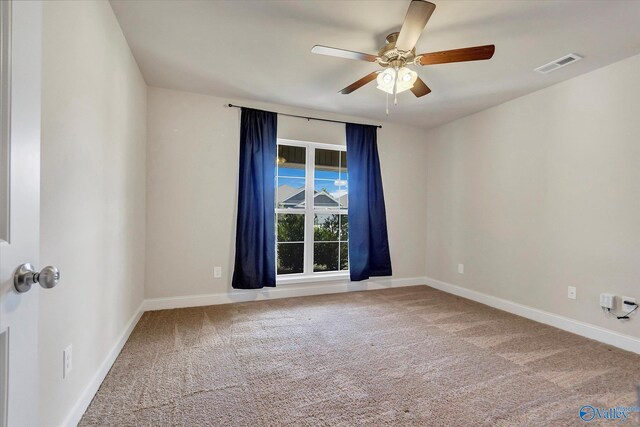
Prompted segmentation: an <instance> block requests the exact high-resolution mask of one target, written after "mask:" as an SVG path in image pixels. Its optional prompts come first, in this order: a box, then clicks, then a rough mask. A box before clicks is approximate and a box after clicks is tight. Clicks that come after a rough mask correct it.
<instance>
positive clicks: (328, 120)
mask: <svg viewBox="0 0 640 427" xmlns="http://www.w3.org/2000/svg"><path fill="white" fill-rule="evenodd" d="M227 106H228V107H234V108H250V107H243V106H242V105H233V104H227ZM269 112H270V113H276V114H279V115H281V116H289V117H297V118H299V119H307V120H318V121H320V122H331V123H348V122H343V121H341V120H330V119H319V118H317V117H307V116H297V115H295V114H287V113H278V112H277V111H269ZM371 126H375V127H377V128H382V125H371Z"/></svg>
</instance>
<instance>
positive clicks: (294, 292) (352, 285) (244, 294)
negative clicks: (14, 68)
mask: <svg viewBox="0 0 640 427" xmlns="http://www.w3.org/2000/svg"><path fill="white" fill-rule="evenodd" d="M424 284H426V282H425V278H424V277H413V278H408V279H390V278H375V279H369V280H364V281H362V282H349V280H348V279H344V280H339V281H336V282H331V283H323V284H318V283H309V284H299V285H280V286H278V287H275V288H263V289H256V290H233V291H232V292H225V293H216V294H204V295H188V296H180V297H170V298H152V299H147V300H145V301H144V306H143V308H144V311H154V310H166V309H171V308H184V307H199V306H204V305H218V304H229V303H234V302H246V301H260V300H267V299H275V298H289V297H300V296H309V295H321V294H333V293H338V292H351V291H364V290H368V289H384V288H397V287H402V286H414V285H424Z"/></svg>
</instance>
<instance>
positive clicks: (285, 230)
mask: <svg viewBox="0 0 640 427" xmlns="http://www.w3.org/2000/svg"><path fill="white" fill-rule="evenodd" d="M278 242H304V214H278Z"/></svg>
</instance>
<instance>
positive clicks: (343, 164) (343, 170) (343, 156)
mask: <svg viewBox="0 0 640 427" xmlns="http://www.w3.org/2000/svg"><path fill="white" fill-rule="evenodd" d="M348 176H349V174H348V171H347V152H346V151H341V152H340V179H341V180H344V181H346V180H347V177H348Z"/></svg>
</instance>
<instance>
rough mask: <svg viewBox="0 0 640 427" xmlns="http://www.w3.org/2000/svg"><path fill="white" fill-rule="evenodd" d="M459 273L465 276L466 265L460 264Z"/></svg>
mask: <svg viewBox="0 0 640 427" xmlns="http://www.w3.org/2000/svg"><path fill="white" fill-rule="evenodd" d="M458 273H460V274H464V264H458Z"/></svg>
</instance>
